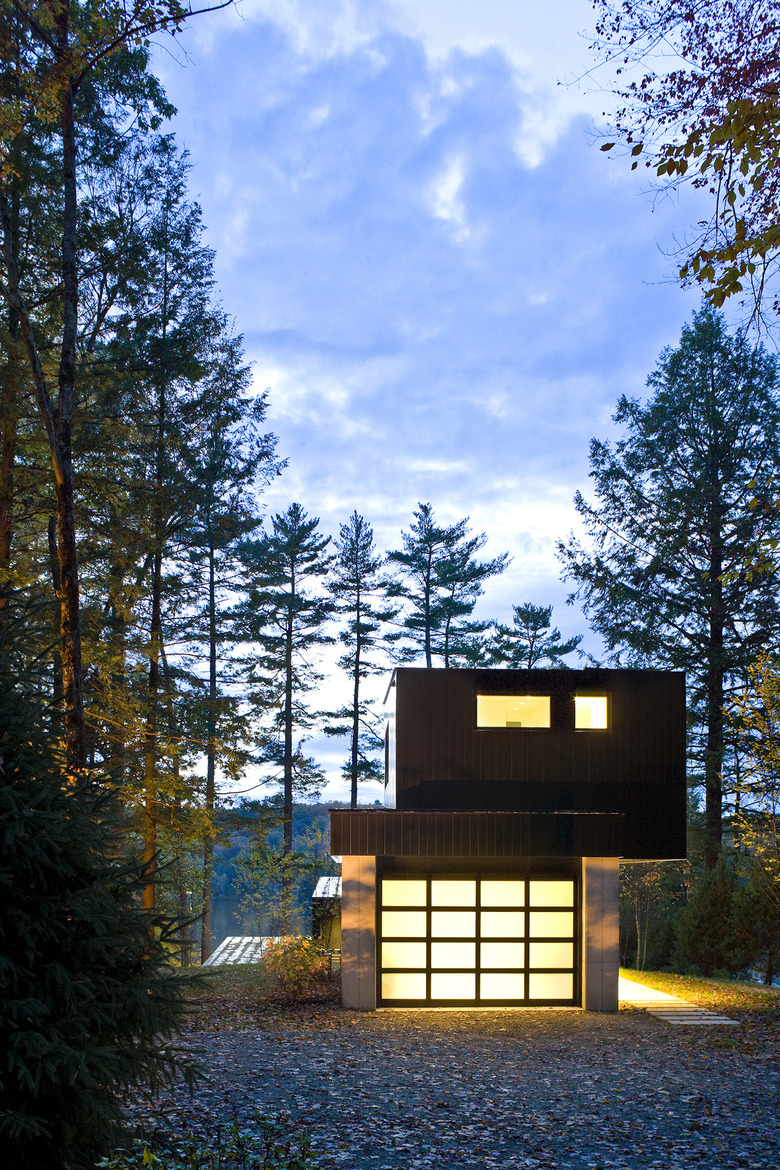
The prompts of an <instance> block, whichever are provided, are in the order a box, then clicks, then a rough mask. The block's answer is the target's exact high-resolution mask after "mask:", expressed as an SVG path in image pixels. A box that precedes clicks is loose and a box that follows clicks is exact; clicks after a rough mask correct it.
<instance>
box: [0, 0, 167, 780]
mask: <svg viewBox="0 0 780 1170" xmlns="http://www.w3.org/2000/svg"><path fill="white" fill-rule="evenodd" d="M187 15H188V14H187V13H186V11H185V10H184V9H182V8H181V7H180V6H179V5H178V3H175V0H170V3H167V2H166V0H162V3H160V4H155V3H152V4H151V5H149V6H147V7H144V8H143V9H138V10H135V11H132V12H129V11H128V10H127V8H126V7H125V6H124V5H122V4H113V3H103V4H101V5H99V6H93V7H90V6H88V5H83V4H79V3H70V4H59V3H56V2H55V0H44V2H43V3H42V4H41V5H39V6H37V7H36V10H35V11H34V12H33V11H32V10H28V9H27V8H25V7H24V6H23V5H19V4H12V3H4V4H3V17H4V21H5V20H7V21H8V25H7V27H8V29H9V30H12V31H11V35H7V36H3V38H2V40H0V72H1V73H2V80H3V84H4V87H8V86H10V87H11V94H10V95H9V99H10V100H7V101H6V102H5V103H4V108H5V110H6V114H7V116H6V117H4V118H3V120H2V125H1V126H0V225H1V226H2V232H3V241H4V247H3V249H2V257H3V273H2V280H0V292H1V293H2V295H3V297H4V299H5V301H6V304H7V306H8V309H9V311H10V313H11V314H12V320H13V322H14V329H15V330H17V332H18V337H19V339H20V341H21V343H22V345H23V348H24V353H25V357H26V360H27V364H28V369H29V377H30V384H31V387H32V388H33V391H34V401H35V404H36V408H37V413H38V415H39V419H40V423H41V426H42V429H43V433H44V434H45V436H46V439H47V442H48V446H49V451H50V457H51V464H52V472H53V489H54V496H55V506H56V552H57V560H58V566H57V575H58V585H57V592H58V597H59V600H60V636H61V637H60V651H59V652H60V657H61V664H62V687H63V724H64V732H65V740H66V743H67V745H68V755H67V758H68V761H69V765H68V766H69V768H70V769H71V771H72V773H73V774H74V775H75V776H77V777H79V776H83V774H84V773H83V767H84V764H85V762H86V741H85V725H84V706H83V687H84V672H83V660H82V650H81V607H80V594H79V579H78V553H77V525H76V514H75V494H74V467H73V424H74V414H75V409H76V403H77V401H78V374H79V327H80V299H79V298H80V285H81V274H82V264H81V259H82V258H81V256H80V253H79V246H80V241H79V228H80V227H81V226H82V221H81V217H80V213H79V177H80V166H79V164H80V160H79V148H81V150H82V152H83V153H86V155H87V157H91V158H92V159H95V158H100V159H101V160H106V161H107V162H108V165H109V166H110V165H111V163H112V162H113V159H112V157H111V149H110V145H109V143H108V142H107V141H106V139H107V136H108V137H110V138H111V140H112V143H113V144H116V143H117V142H119V141H120V140H121V138H122V136H123V135H124V133H125V132H126V129H127V121H128V115H129V114H131V113H134V114H135V115H136V116H137V117H139V119H140V120H142V121H143V120H145V119H147V118H149V119H151V120H154V119H155V118H156V117H158V116H159V114H160V113H161V112H162V111H161V94H160V91H159V87H157V85H156V83H155V82H154V81H153V80H152V79H151V77H150V75H149V74H148V73H147V72H146V60H147V54H146V50H145V47H144V46H145V45H146V44H148V37H149V36H150V34H151V33H153V32H154V31H155V30H158V29H162V28H170V29H173V30H178V29H179V28H180V27H181V25H182V23H183V21H184V19H185V18H186V16H187ZM4 27H5V25H4ZM138 45H140V46H142V47H141V48H140V49H138V50H137V51H135V52H133V51H132V50H133V47H134V46H138ZM123 49H127V50H130V51H129V52H124V53H123V52H122V50H123ZM118 60H121V61H122V65H123V66H124V68H123V69H119V70H117V69H116V68H115V66H116V62H117V61H118ZM167 108H168V109H169V108H170V107H167ZM30 133H32V135H33V136H35V135H36V134H41V133H43V135H44V136H45V137H46V138H47V139H48V141H49V143H50V144H51V150H52V153H56V157H57V166H56V168H55V169H54V170H53V172H52V176H53V181H52V192H53V206H54V207H55V208H56V210H57V214H58V216H59V217H60V227H61V230H60V231H59V232H58V233H56V234H53V235H52V236H51V237H50V240H51V242H52V243H54V242H55V241H56V244H54V246H53V248H52V251H51V254H50V255H49V256H48V257H47V258H46V260H45V263H44V269H45V277H46V278H47V279H51V278H52V277H54V275H55V273H56V274H57V279H56V281H52V283H51V286H50V289H49V293H50V299H49V302H48V303H49V307H50V308H52V307H53V306H56V313H54V318H55V320H54V329H53V335H54V336H53V346H52V348H55V349H56V352H57V361H56V367H55V368H56V373H55V369H54V368H53V367H52V363H51V362H50V361H49V358H48V355H47V353H46V349H45V348H42V345H41V341H40V339H39V336H38V332H37V324H38V320H37V317H38V315H37V314H36V311H35V310H36V304H37V302H36V300H35V299H34V290H35V286H36V284H37V285H38V287H40V273H38V274H36V275H37V276H38V280H37V281H36V280H35V279H34V280H33V281H32V282H29V281H26V280H25V273H24V271H23V270H20V266H19V264H18V262H17V260H18V248H17V247H16V246H15V244H14V242H13V238H14V236H15V235H16V234H17V231H16V229H15V223H14V216H15V208H14V194H15V191H14V186H13V182H12V181H9V176H11V175H12V174H13V159H14V157H15V156H16V155H17V154H19V153H20V152H23V151H24V149H25V147H26V145H27V142H28V141H29V138H30ZM90 134H91V135H92V141H91V142H89V141H88V140H89V138H90ZM85 139H87V142H85ZM85 145H86V146H88V147H89V146H94V147H96V148H97V147H99V149H97V150H93V152H92V154H91V155H90V151H89V149H87V151H86V152H85V151H84V147H85ZM46 348H48V347H46Z"/></svg>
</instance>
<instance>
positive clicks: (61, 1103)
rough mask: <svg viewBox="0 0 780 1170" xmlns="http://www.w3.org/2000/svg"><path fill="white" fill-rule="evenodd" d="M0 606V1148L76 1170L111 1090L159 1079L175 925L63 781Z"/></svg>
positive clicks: (175, 984)
mask: <svg viewBox="0 0 780 1170" xmlns="http://www.w3.org/2000/svg"><path fill="white" fill-rule="evenodd" d="M13 612H14V605H13V604H12V603H9V604H8V605H6V606H4V607H3V608H2V609H0V616H1V617H2V626H3V628H2V630H0V940H2V941H1V944H0V945H1V946H2V959H1V960H0V1003H1V1004H2V1010H0V1148H2V1151H3V1156H4V1158H5V1159H6V1161H7V1163H8V1165H11V1166H13V1167H14V1170H40V1167H43V1166H45V1167H47V1168H51V1170H87V1168H88V1167H92V1166H94V1164H95V1159H96V1158H97V1157H98V1156H99V1155H100V1154H101V1153H103V1152H105V1149H106V1147H107V1145H108V1144H109V1142H110V1140H111V1138H112V1136H113V1130H114V1127H115V1125H116V1123H117V1121H118V1120H119V1117H120V1098H121V1095H122V1093H123V1092H124V1091H125V1090H126V1089H127V1088H129V1087H131V1086H133V1085H138V1084H142V1085H151V1087H153V1088H155V1087H159V1085H161V1084H163V1083H167V1082H169V1081H170V1080H171V1079H172V1077H173V1075H174V1073H175V1070H176V1067H177V1064H179V1063H180V1062H179V1058H178V1056H177V1055H176V1054H175V1049H174V1048H172V1047H171V1044H170V1041H171V1038H172V1036H173V1035H174V1034H175V1032H176V1030H177V1028H178V1025H179V1024H180V1022H181V1020H182V1018H183V1014H184V1011H185V1008H186V1003H185V992H186V987H187V985H186V984H185V982H184V981H183V979H182V978H181V977H177V976H175V975H174V974H173V972H172V971H171V968H170V965H169V954H168V949H167V948H168V944H169V942H170V940H171V939H172V936H173V934H174V931H175V924H174V923H172V922H170V921H167V920H166V919H164V918H163V917H161V916H159V915H157V916H154V915H152V916H150V915H148V914H146V913H144V912H143V910H142V909H141V907H140V890H141V885H142V873H141V871H140V869H139V867H138V866H136V865H134V864H132V863H130V862H127V861H125V860H123V859H122V858H123V851H122V848H121V845H120V842H119V834H120V833H121V821H120V819H119V815H118V809H117V807H116V805H115V803H114V801H113V799H112V798H111V797H110V796H107V795H106V790H105V788H104V787H103V786H102V785H99V784H98V783H96V782H95V781H96V780H97V779H99V778H94V777H93V782H92V783H91V784H90V785H85V784H82V785H81V786H78V787H76V786H73V785H63V783H62V780H61V774H60V768H61V760H60V757H59V752H60V749H59V747H58V745H57V743H56V741H55V740H54V739H53V737H52V734H51V730H50V726H49V720H48V718H47V713H46V711H45V708H44V707H43V706H42V705H41V703H40V701H39V699H38V697H37V695H36V694H35V692H34V691H33V690H32V688H31V687H30V686H29V684H27V685H25V684H23V683H21V682H20V681H19V677H18V674H17V673H16V667H17V663H16V662H14V661H13V653H12V651H11V649H10V647H11V643H10V642H9V640H8V635H9V633H10V634H11V635H13V637H14V638H15V640H16V645H17V646H18V644H19V640H20V636H21V637H22V638H23V636H24V631H23V625H22V628H21V629H20V625H19V622H17V623H16V624H15V626H14V628H13V629H11V621H12V614H13Z"/></svg>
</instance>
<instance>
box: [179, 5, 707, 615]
mask: <svg viewBox="0 0 780 1170" xmlns="http://www.w3.org/2000/svg"><path fill="white" fill-rule="evenodd" d="M510 7H511V6H510ZM582 7H583V6H582V5H579V7H578V6H576V5H571V6H566V10H567V11H574V10H575V9H576V10H577V11H579V10H580V9H581V8H582ZM585 7H586V8H587V5H585ZM497 8H499V9H500V10H501V11H505V12H507V13H508V12H509V7H508V6H507V5H505V4H504V3H503V2H502V3H501V4H498V5H497ZM517 8H518V11H519V10H520V9H522V11H523V13H524V14H525V15H526V16H527V17H528V19H529V20H530V28H529V38H528V43H527V46H526V49H523V47H522V45H521V44H520V41H519V39H518V38H519V37H520V27H519V25H518V23H517V20H515V21H514V23H511V22H510V25H509V26H507V27H508V28H509V29H510V32H511V36H510V32H507V34H506V36H505V37H503V39H502V37H501V36H499V34H498V29H497V27H496V26H495V24H493V25H492V26H491V25H490V22H489V21H488V20H486V23H485V31H484V33H483V34H482V39H481V40H480V39H479V37H476V39H475V36H476V34H474V31H473V28H474V26H473V13H474V6H473V5H469V4H466V3H458V2H457V0H447V11H451V13H452V22H451V23H452V27H451V28H450V29H449V31H447V29H445V28H444V26H443V16H442V13H443V12H444V9H443V8H442V7H441V5H439V6H438V8H437V5H436V4H434V3H432V2H430V0H428V2H426V3H424V4H422V5H421V7H420V8H419V13H420V15H419V27H417V26H415V22H414V20H413V19H412V9H411V7H410V6H409V5H407V4H406V3H405V0H404V2H403V3H402V2H401V0H393V3H390V0H388V2H387V3H386V4H384V5H378V4H369V3H353V4H348V3H346V2H344V3H336V2H335V0H332V2H329V3H322V4H321V5H318V4H313V3H304V2H303V0H301V2H300V3H292V2H290V3H285V4H278V3H276V2H274V4H273V5H272V4H271V3H270V0H268V2H267V3H266V2H262V3H261V2H259V0H258V2H257V3H253V4H251V5H249V4H246V5H245V6H244V9H243V11H244V16H245V19H244V21H243V23H241V22H240V21H239V20H238V19H236V18H232V17H231V18H230V20H229V21H227V22H226V23H225V24H224V25H223V26H220V28H219V30H218V31H214V30H215V28H216V26H215V25H214V24H213V22H212V25H211V28H210V31H209V32H208V35H206V32H203V33H202V34H198V35H199V36H200V40H198V39H197V38H194V39H193V40H192V41H191V42H190V48H191V56H192V64H191V66H190V67H189V68H187V69H185V70H181V69H178V68H175V67H174V66H173V65H172V64H171V62H170V59H168V58H164V59H163V58H161V59H160V62H161V68H162V71H163V73H164V81H165V83H166V84H167V86H168V88H169V89H170V90H171V93H172V97H173V100H174V101H175V102H176V103H177V105H178V106H179V109H180V115H179V118H178V120H177V124H176V130H177V135H178V136H179V137H180V138H181V139H183V141H184V142H185V143H186V144H187V145H188V147H189V148H190V150H191V155H192V161H193V174H192V183H191V186H192V190H193V193H194V194H196V195H197V196H198V197H199V199H200V200H201V202H202V205H203V209H204V219H205V222H206V224H207V225H208V235H207V240H208V242H209V243H210V244H211V245H212V246H213V247H215V248H216V251H217V265H216V268H217V279H218V284H219V287H220V289H221V293H222V297H223V301H224V304H225V307H226V309H227V310H228V312H230V313H231V314H232V315H234V317H235V320H236V324H237V328H238V329H239V330H240V331H241V332H243V334H244V337H245V344H246V349H247V354H248V356H249V357H250V358H251V359H252V360H253V361H254V364H255V382H256V385H257V386H258V388H265V387H266V386H270V391H271V393H270V415H269V424H270V426H271V427H272V428H273V429H274V430H276V432H277V433H278V435H279V453H280V455H282V456H284V457H288V458H289V468H288V470H287V471H286V472H285V474H284V475H283V476H282V477H280V478H278V479H276V480H275V481H274V483H273V484H272V485H271V487H270V489H269V490H268V493H267V495H266V499H265V502H266V506H267V508H268V510H269V511H270V512H274V511H280V510H283V509H284V508H286V507H287V505H288V504H289V503H290V502H291V501H292V500H298V501H299V502H300V503H302V504H303V506H304V507H305V508H306V509H307V511H308V512H309V513H310V514H311V515H317V516H320V517H321V521H322V527H323V529H324V530H325V531H327V532H331V533H335V532H337V530H338V525H339V524H340V523H343V522H344V521H345V520H346V518H347V517H348V515H349V514H350V512H351V511H352V510H353V508H357V509H358V511H359V512H361V513H362V514H363V515H365V516H366V518H367V519H368V520H369V521H370V522H371V523H372V524H373V525H374V528H375V531H376V535H377V543H378V544H379V546H380V547H382V548H386V549H387V548H394V547H398V546H399V544H400V540H401V531H402V529H408V525H409V522H410V520H411V517H412V511H413V509H414V508H415V507H416V506H417V504H418V503H419V502H420V501H427V500H430V501H431V503H432V504H433V506H434V508H435V509H436V511H437V513H438V514H439V515H440V516H441V518H442V519H443V520H445V521H447V522H452V521H453V520H456V519H458V518H460V517H461V516H465V515H469V516H471V523H472V526H473V528H474V529H475V530H476V531H482V530H484V531H486V532H487V533H488V534H489V536H490V544H489V546H488V549H487V550H486V552H489V554H490V555H496V554H497V553H499V552H502V551H504V550H507V551H509V552H511V553H512V554H513V556H514V561H513V564H512V567H511V569H510V570H508V571H507V573H505V574H504V575H503V576H502V577H500V578H497V579H496V580H495V581H493V582H492V583H491V584H490V585H489V586H488V590H487V592H486V596H485V598H484V599H483V602H482V603H481V609H482V612H483V614H484V615H487V616H492V615H494V616H497V617H499V618H501V619H502V620H505V619H507V618H508V617H509V615H510V613H511V605H512V604H518V603H519V602H521V601H534V602H536V603H537V604H548V603H549V602H551V601H553V602H554V603H555V604H556V607H559V606H561V605H562V604H563V601H564V599H565V596H566V592H567V588H566V586H565V585H562V584H561V583H560V581H559V580H558V571H559V570H558V565H557V563H556V562H555V559H554V555H553V548H554V541H555V538H556V537H559V536H564V535H565V534H566V532H567V531H568V529H569V528H570V527H572V526H574V525H575V521H576V517H575V514H574V512H573V509H572V506H571V500H572V496H573V494H574V491H575V490H576V489H577V488H578V487H579V488H584V489H586V488H587V477H588V462H587V457H588V442H589V440H590V438H591V437H593V436H594V435H598V436H600V437H603V436H605V435H606V434H609V433H610V429H611V427H612V424H611V421H610V416H611V413H612V410H613V409H614V404H615V402H616V400H617V398H618V396H619V394H621V393H624V392H625V393H629V394H641V393H642V392H643V389H644V383H645V379H646V377H647V374H648V373H649V372H650V370H651V369H652V368H653V365H654V362H655V359H656V357H657V355H658V353H659V352H660V350H661V349H662V348H663V346H664V345H667V344H674V343H675V342H676V340H677V338H678V337H679V330H680V326H681V324H682V322H683V320H684V319H685V318H686V317H687V316H688V315H689V312H690V309H691V308H692V307H693V306H694V305H695V304H696V300H697V298H696V296H695V295H694V294H689V293H683V292H681V291H679V290H678V289H677V288H676V287H674V286H673V285H671V284H670V283H669V268H668V265H667V263H666V260H665V258H664V257H663V255H662V254H661V253H660V252H659V250H658V247H657V244H656V241H657V240H658V239H659V238H661V239H663V238H667V239H669V238H671V236H672V233H673V232H674V231H677V232H678V234H679V230H680V225H682V224H684V223H687V222H691V221H693V220H695V219H696V218H699V217H698V216H697V215H696V213H695V209H692V208H693V205H692V206H691V207H684V206H683V207H680V208H678V207H676V206H675V205H674V204H673V203H670V202H666V203H662V204H659V205H658V206H657V207H656V210H655V212H654V214H650V210H649V206H648V203H647V200H646V198H645V196H644V195H643V192H642V189H641V184H640V180H639V179H638V177H637V176H636V175H633V176H632V175H631V174H630V172H629V171H628V170H627V168H625V166H624V165H623V164H622V163H621V162H620V160H615V161H612V160H608V159H606V158H605V157H604V155H603V154H602V153H601V152H599V151H598V150H596V149H594V148H593V146H592V145H591V143H590V141H589V139H588V135H587V130H588V125H589V120H588V117H587V116H586V115H585V114H584V113H583V112H582V110H581V109H580V107H579V106H578V104H577V101H576V100H575V99H574V94H573V91H565V92H563V91H559V90H557V89H556V88H555V86H554V85H553V83H552V81H551V80H550V78H551V77H552V76H553V75H554V74H553V72H552V71H550V72H549V73H546V72H545V71H544V69H542V65H541V64H540V62H544V61H547V62H548V64H549V60H550V58H551V56H553V54H552V50H551V49H550V50H549V51H548V50H546V49H545V50H544V51H541V50H540V52H539V54H538V56H539V60H538V61H536V62H534V60H532V58H534V54H535V51H536V49H535V46H538V44H539V43H540V42H539V37H540V36H541V32H540V29H541V27H542V25H541V20H542V16H545V13H544V11H543V10H540V13H541V15H540V16H539V17H538V18H537V17H536V16H534V15H533V13H532V12H531V10H530V8H529V6H527V5H522V6H517ZM467 10H468V11H467ZM415 11H417V9H416V8H415ZM485 11H486V12H489V13H492V12H493V8H492V6H487V7H486V8H485ZM436 12H438V13H439V18H440V24H439V25H438V26H436V24H435V21H434V16H435V14H436ZM466 17H468V20H467V19H466ZM491 19H492V17H491ZM545 19H546V16H545ZM426 21H427V22H428V23H427V24H426V23H425V22H426ZM469 21H471V23H469ZM547 23H548V24H549V21H548V22H547ZM448 27H449V26H448ZM437 28H438V31H437ZM470 29H471V31H469V30H470ZM566 43H567V44H568V41H567V42H566ZM570 56H571V60H573V54H570ZM561 59H562V64H568V62H569V58H568V57H567V55H566V53H565V52H564V53H562V55H561ZM551 95H552V96H551ZM555 621H556V622H557V623H558V624H559V625H560V626H561V628H562V629H563V631H564V633H565V634H567V635H568V634H571V633H574V632H583V629H584V624H583V621H582V618H581V616H579V615H578V613H577V611H576V610H572V609H570V610H562V611H560V612H559V610H558V608H556V613H555Z"/></svg>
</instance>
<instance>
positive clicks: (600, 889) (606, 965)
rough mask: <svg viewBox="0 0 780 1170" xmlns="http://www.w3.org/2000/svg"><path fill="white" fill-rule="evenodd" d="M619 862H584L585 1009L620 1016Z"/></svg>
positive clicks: (602, 859) (585, 859)
mask: <svg viewBox="0 0 780 1170" xmlns="http://www.w3.org/2000/svg"><path fill="white" fill-rule="evenodd" d="M619 925H620V923H619V907H618V858H617V857H583V859H582V1006H583V1007H584V1008H585V1009H586V1011H589V1012H616V1011H617V1008H618V968H619V966H620V937H619Z"/></svg>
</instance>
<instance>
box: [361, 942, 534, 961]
mask: <svg viewBox="0 0 780 1170" xmlns="http://www.w3.org/2000/svg"><path fill="white" fill-rule="evenodd" d="M426 950H427V948H426V945H425V943H424V942H384V941H383V943H382V966H383V967H424V966H425V963H426V954H425V952H426ZM546 965H547V966H550V964H549V963H548V964H546Z"/></svg>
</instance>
